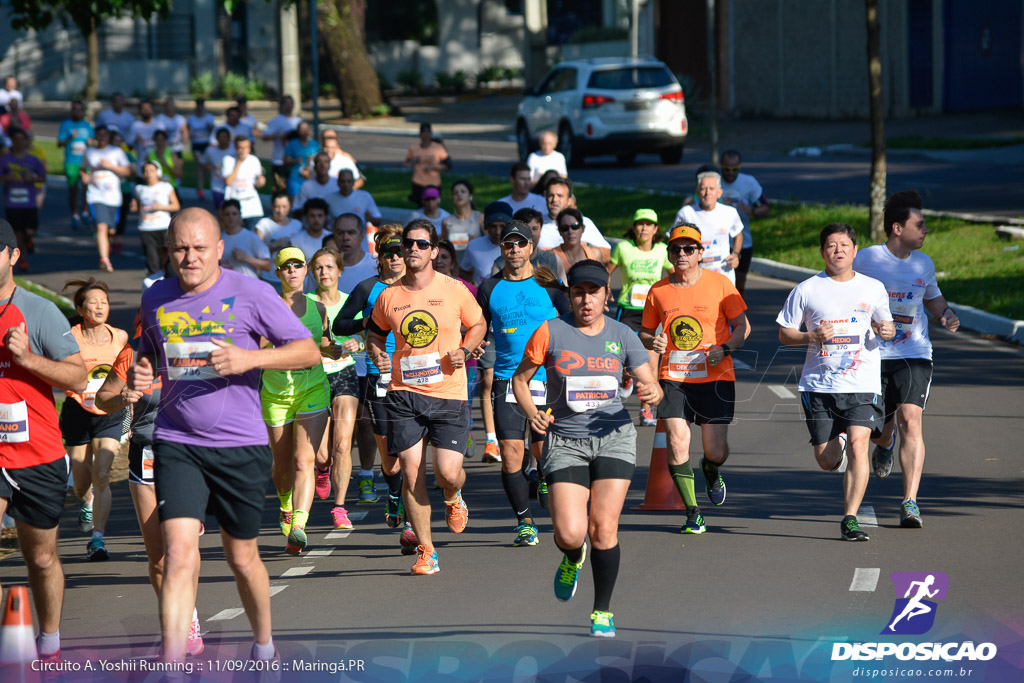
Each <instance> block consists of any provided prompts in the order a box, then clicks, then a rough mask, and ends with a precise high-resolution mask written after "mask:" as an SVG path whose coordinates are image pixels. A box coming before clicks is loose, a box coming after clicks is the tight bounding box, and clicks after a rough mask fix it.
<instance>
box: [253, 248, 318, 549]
mask: <svg viewBox="0 0 1024 683" xmlns="http://www.w3.org/2000/svg"><path fill="white" fill-rule="evenodd" d="M274 265H275V266H277V276H278V277H279V278H281V288H282V293H281V298H282V299H284V301H285V303H287V304H288V307H289V309H290V310H291V311H292V313H294V314H295V315H296V316H297V317H298V319H299V320H300V321H302V324H303V325H305V326H306V328H307V329H309V331H310V333H311V334H312V335H313V341H314V342H318V343H319V346H320V349H321V354H323V353H325V352H326V353H329V351H328V349H327V347H328V346H329V345H330V338H329V337H327V336H325V335H326V332H327V309H326V307H325V306H324V305H323V304H322V303H320V302H319V301H317V300H316V298H315V297H310V298H307V297H306V296H305V295H303V293H302V285H303V282H304V281H305V279H306V271H307V270H308V269H307V268H306V257H305V255H303V253H302V251H301V250H299V249H296V248H295V247H285V248H284V249H282V250H281V251H279V252H277V256H275V257H274ZM262 384H263V388H262V389H261V390H260V398H261V403H262V405H263V420H264V421H265V422H266V423H267V428H268V430H269V431H270V447H271V449H272V450H273V452H274V470H273V476H274V485H275V486H276V487H277V497H278V498H279V499H280V501H281V515H280V517H281V533H282V534H284V535H285V536H287V537H288V544H287V545H286V546H285V550H286V551H288V553H290V554H292V555H298V554H299V553H300V552H302V551H303V550H305V548H306V544H307V542H308V539H307V537H306V524H307V522H308V521H309V511H310V509H312V506H313V490H314V487H315V475H314V473H313V469H314V462H315V460H316V453H317V449H318V447H319V446H320V444H321V443H322V441H323V440H324V437H325V436H326V432H327V420H328V418H329V415H328V413H327V407H328V394H329V390H328V388H327V375H326V373H325V371H324V366H323V364H322V363H317V364H316V365H315V366H313V367H311V368H306V369H302V370H264V371H263V380H262Z"/></svg>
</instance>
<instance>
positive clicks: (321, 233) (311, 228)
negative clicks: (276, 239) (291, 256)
mask: <svg viewBox="0 0 1024 683" xmlns="http://www.w3.org/2000/svg"><path fill="white" fill-rule="evenodd" d="M327 211H328V209H327V202H325V201H324V200H322V199H320V198H319V197H314V198H313V199H310V200H309V201H308V202H306V208H305V209H304V210H303V214H304V216H305V221H303V223H304V225H303V226H302V230H300V231H299V232H297V233H295V234H294V235H292V238H291V242H290V246H293V247H298V248H299V249H301V250H302V253H303V254H305V255H306V263H309V262H310V261H312V260H313V254H315V253H316V252H318V251H320V249H322V248H323V246H324V238H325V237H327V236H328V232H327V230H326V229H325V228H326V227H327V216H328V213H327Z"/></svg>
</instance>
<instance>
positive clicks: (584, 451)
mask: <svg viewBox="0 0 1024 683" xmlns="http://www.w3.org/2000/svg"><path fill="white" fill-rule="evenodd" d="M635 467H636V429H635V428H634V427H633V423H632V422H627V423H626V424H624V425H622V426H621V427H618V428H617V429H614V430H612V431H611V432H608V433H607V434H605V435H604V436H590V437H586V438H583V439H574V438H572V437H567V436H559V435H558V434H555V433H553V432H552V433H549V434H548V450H547V453H546V454H545V455H544V460H543V462H542V463H541V469H542V470H543V472H544V478H545V479H546V480H547V482H548V483H549V484H551V483H558V482H569V483H573V484H580V485H582V486H589V485H590V482H592V481H596V480H598V479H632V478H633V470H634V468H635Z"/></svg>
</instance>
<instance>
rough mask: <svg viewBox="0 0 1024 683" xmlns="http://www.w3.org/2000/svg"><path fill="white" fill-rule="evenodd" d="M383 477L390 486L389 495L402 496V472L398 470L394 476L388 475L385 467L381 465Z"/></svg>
mask: <svg viewBox="0 0 1024 683" xmlns="http://www.w3.org/2000/svg"><path fill="white" fill-rule="evenodd" d="M380 473H381V475H382V476H383V477H384V481H385V482H386V483H387V485H388V493H389V494H391V495H392V496H401V495H402V470H398V471H397V472H395V473H394V474H388V473H386V472H385V471H384V466H383V465H381V470H380Z"/></svg>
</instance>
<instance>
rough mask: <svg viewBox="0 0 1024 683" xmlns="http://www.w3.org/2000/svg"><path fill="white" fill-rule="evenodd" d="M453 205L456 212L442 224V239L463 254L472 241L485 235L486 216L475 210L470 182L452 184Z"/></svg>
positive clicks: (463, 181) (462, 181) (460, 181)
mask: <svg viewBox="0 0 1024 683" xmlns="http://www.w3.org/2000/svg"><path fill="white" fill-rule="evenodd" d="M452 203H453V204H454V205H455V210H454V211H452V214H451V215H450V216H448V217H447V218H445V219H444V221H443V222H442V223H441V239H443V240H448V241H449V242H451V243H452V246H454V247H455V250H456V251H457V252H459V253H460V254H461V253H462V252H463V251H465V249H466V245H467V244H468V243H469V241H470V240H471V239H473V238H474V237H479V236H480V235H482V234H483V228H484V215H483V214H482V213H480V212H479V211H477V210H476V209H475V208H473V185H472V184H471V183H470V182H469V181H468V180H456V181H455V182H454V183H452Z"/></svg>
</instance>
